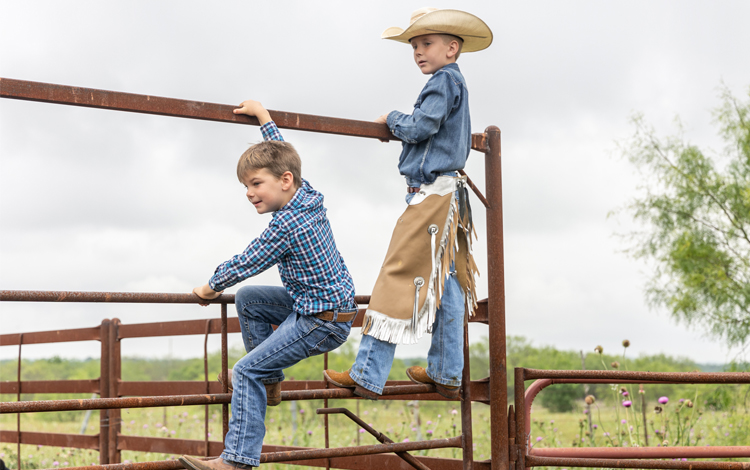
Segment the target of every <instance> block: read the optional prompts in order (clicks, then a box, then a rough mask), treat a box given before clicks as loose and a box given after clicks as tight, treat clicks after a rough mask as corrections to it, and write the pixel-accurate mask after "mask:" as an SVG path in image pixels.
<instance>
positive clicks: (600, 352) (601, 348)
mask: <svg viewBox="0 0 750 470" xmlns="http://www.w3.org/2000/svg"><path fill="white" fill-rule="evenodd" d="M594 351H596V352H598V353H599V354H602V353H604V348H603V347H601V346H597V347H595V348H594Z"/></svg>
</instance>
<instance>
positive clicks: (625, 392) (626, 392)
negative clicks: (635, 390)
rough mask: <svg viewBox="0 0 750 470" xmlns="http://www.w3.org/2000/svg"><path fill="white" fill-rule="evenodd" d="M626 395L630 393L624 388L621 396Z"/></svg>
mask: <svg viewBox="0 0 750 470" xmlns="http://www.w3.org/2000/svg"><path fill="white" fill-rule="evenodd" d="M628 395H630V394H629V393H628V391H627V390H625V391H624V392H622V396H624V397H626V396H628Z"/></svg>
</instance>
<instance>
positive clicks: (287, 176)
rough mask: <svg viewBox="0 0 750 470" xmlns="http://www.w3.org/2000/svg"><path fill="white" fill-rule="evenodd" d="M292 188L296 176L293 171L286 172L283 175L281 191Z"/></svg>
mask: <svg viewBox="0 0 750 470" xmlns="http://www.w3.org/2000/svg"><path fill="white" fill-rule="evenodd" d="M292 186H294V175H292V172H291V171H285V172H284V173H282V174H281V189H283V190H284V191H287V190H289V188H291V187H292Z"/></svg>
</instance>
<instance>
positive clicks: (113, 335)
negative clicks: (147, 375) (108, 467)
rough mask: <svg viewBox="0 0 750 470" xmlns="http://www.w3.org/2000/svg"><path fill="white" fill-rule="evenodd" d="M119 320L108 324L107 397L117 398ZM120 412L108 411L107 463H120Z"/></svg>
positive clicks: (115, 319)
mask: <svg viewBox="0 0 750 470" xmlns="http://www.w3.org/2000/svg"><path fill="white" fill-rule="evenodd" d="M119 326H120V320H119V319H117V318H113V319H112V321H111V322H110V324H109V350H110V357H109V396H110V397H112V398H118V397H119V396H120V393H119V389H120V387H119V385H120V376H121V371H120V369H121V362H120V338H119V335H118V333H119ZM121 414H122V411H121V410H120V409H119V408H118V409H111V410H109V463H111V464H113V463H120V449H118V448H117V438H118V434H119V433H120V420H121V418H120V416H121Z"/></svg>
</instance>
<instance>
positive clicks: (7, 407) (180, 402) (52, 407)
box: [0, 393, 232, 414]
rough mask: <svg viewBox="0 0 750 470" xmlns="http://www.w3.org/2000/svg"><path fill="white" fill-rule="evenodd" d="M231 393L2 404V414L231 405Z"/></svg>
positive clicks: (0, 408)
mask: <svg viewBox="0 0 750 470" xmlns="http://www.w3.org/2000/svg"><path fill="white" fill-rule="evenodd" d="M231 401H232V394H231V393H217V394H213V395H172V396H167V397H128V398H92V399H87V400H83V399H82V400H44V401H16V402H2V403H0V414H5V413H31V412H37V411H72V410H110V409H118V408H154V407H161V406H189V405H212V404H219V403H230V402H231Z"/></svg>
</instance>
